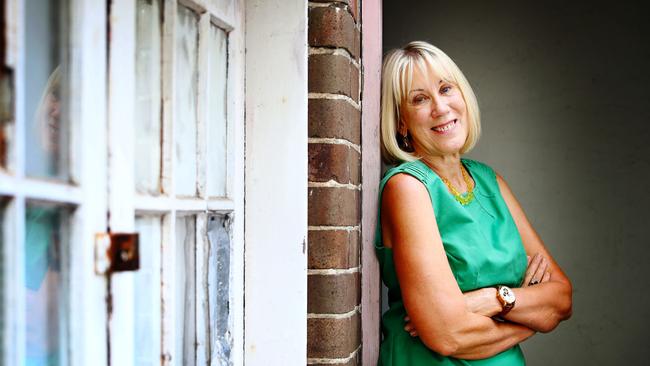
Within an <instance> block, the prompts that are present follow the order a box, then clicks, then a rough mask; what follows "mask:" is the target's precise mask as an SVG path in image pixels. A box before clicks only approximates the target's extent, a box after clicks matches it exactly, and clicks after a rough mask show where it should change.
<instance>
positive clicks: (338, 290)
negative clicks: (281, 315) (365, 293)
mask: <svg viewBox="0 0 650 366" xmlns="http://www.w3.org/2000/svg"><path fill="white" fill-rule="evenodd" d="M360 292H361V291H360V283H359V273H357V272H355V273H342V274H332V275H320V274H310V275H308V276H307V311H308V312H310V313H316V314H344V313H348V312H350V311H352V310H354V308H355V306H357V305H359V303H360V302H361V297H360Z"/></svg>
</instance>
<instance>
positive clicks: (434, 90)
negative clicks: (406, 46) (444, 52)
mask: <svg viewBox="0 0 650 366" xmlns="http://www.w3.org/2000/svg"><path fill="white" fill-rule="evenodd" d="M400 112H401V113H400V114H401V118H402V120H401V121H400V129H399V132H400V134H401V135H405V134H406V132H407V131H408V132H409V133H410V135H411V138H412V142H413V147H414V148H415V152H416V154H418V155H420V156H426V155H449V154H456V153H458V152H460V149H462V147H463V146H464V145H465V140H466V139H467V135H468V131H469V129H468V123H467V107H466V105H465V99H464V98H463V94H462V93H461V91H460V89H459V88H458V86H457V85H455V84H453V83H450V82H447V81H445V80H444V78H442V77H440V76H439V74H438V73H436V72H434V71H433V70H429V71H428V72H426V73H425V72H422V70H420V69H419V68H415V70H414V71H413V82H412V85H411V88H410V90H407V95H406V101H405V102H404V103H403V104H402V106H401V110H400Z"/></svg>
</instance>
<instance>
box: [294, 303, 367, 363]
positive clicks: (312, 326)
mask: <svg viewBox="0 0 650 366" xmlns="http://www.w3.org/2000/svg"><path fill="white" fill-rule="evenodd" d="M359 325H360V319H359V314H358V313H357V314H355V315H353V316H351V317H349V318H344V319H321V318H309V319H307V357H309V358H346V357H350V354H351V353H352V352H354V351H355V350H356V349H357V348H359V345H360V344H361V339H360V334H361V332H360V329H359Z"/></svg>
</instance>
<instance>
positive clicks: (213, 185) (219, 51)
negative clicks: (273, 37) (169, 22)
mask: <svg viewBox="0 0 650 366" xmlns="http://www.w3.org/2000/svg"><path fill="white" fill-rule="evenodd" d="M209 43H210V45H209V48H210V52H209V57H210V59H209V63H208V65H209V81H208V97H209V102H208V108H209V113H210V114H209V117H208V126H207V128H208V154H207V158H208V164H207V169H208V171H207V174H206V177H207V183H206V186H207V187H206V188H207V194H208V196H219V197H224V196H226V177H227V171H226V167H227V165H226V161H227V160H226V158H227V155H226V154H227V147H228V145H227V119H226V116H227V114H226V113H227V112H226V106H227V94H226V90H227V75H228V74H227V72H228V34H227V33H226V32H224V31H223V30H222V29H220V28H218V27H217V26H215V25H214V24H213V25H211V26H210V42H209Z"/></svg>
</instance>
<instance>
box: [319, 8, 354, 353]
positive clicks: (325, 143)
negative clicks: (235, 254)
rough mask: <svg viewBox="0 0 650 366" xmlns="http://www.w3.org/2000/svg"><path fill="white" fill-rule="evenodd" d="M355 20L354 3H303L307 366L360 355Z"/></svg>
mask: <svg viewBox="0 0 650 366" xmlns="http://www.w3.org/2000/svg"><path fill="white" fill-rule="evenodd" d="M357 19H358V3H357V1H354V0H344V1H324V0H312V1H310V2H309V35H308V37H309V38H308V40H309V46H310V47H309V106H308V110H309V178H308V179H309V183H308V184H309V191H308V194H309V197H308V200H309V208H308V210H309V212H308V220H309V238H308V242H309V247H308V258H309V259H308V261H309V262H308V266H309V270H308V280H307V283H308V300H307V312H308V314H307V364H309V365H326V364H327V365H332V364H334V365H346V366H348V365H357V364H359V357H360V348H361V314H360V302H361V300H360V295H361V290H360V276H361V273H360V260H359V251H360V232H361V231H360V222H361V221H360V220H361V214H360V207H361V108H360V102H359V94H360V93H359V89H360V88H359V86H360V77H361V71H360V51H359V49H360V47H359V43H360V31H359V29H360V27H359V23H358V21H357Z"/></svg>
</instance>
